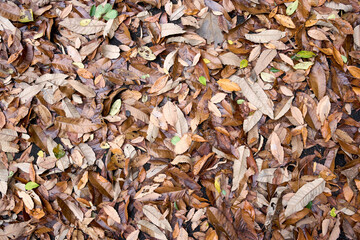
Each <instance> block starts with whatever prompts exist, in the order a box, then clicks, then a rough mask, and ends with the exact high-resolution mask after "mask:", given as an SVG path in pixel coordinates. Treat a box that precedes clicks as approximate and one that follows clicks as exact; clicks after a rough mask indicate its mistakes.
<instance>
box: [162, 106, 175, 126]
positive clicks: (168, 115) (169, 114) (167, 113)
mask: <svg viewBox="0 0 360 240" xmlns="http://www.w3.org/2000/svg"><path fill="white" fill-rule="evenodd" d="M163 115H164V117H165V120H166V122H167V123H168V124H170V125H171V126H173V127H175V125H176V123H177V121H178V115H177V108H176V106H175V104H174V103H172V102H170V101H168V102H167V103H166V104H165V105H164V107H163Z"/></svg>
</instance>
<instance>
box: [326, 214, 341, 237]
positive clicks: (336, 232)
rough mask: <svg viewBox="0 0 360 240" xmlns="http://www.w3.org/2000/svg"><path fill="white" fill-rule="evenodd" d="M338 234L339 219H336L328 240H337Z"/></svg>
mask: <svg viewBox="0 0 360 240" xmlns="http://www.w3.org/2000/svg"><path fill="white" fill-rule="evenodd" d="M340 232H341V230H340V218H339V217H337V218H336V223H335V226H334V228H333V229H332V231H331V234H330V236H329V238H328V239H329V240H337V239H339V236H340Z"/></svg>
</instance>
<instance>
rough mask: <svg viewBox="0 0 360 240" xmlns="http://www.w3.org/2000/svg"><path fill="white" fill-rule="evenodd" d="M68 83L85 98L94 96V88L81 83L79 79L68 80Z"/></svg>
mask: <svg viewBox="0 0 360 240" xmlns="http://www.w3.org/2000/svg"><path fill="white" fill-rule="evenodd" d="M68 83H69V84H70V85H71V86H72V87H73V88H74V89H75V90H76V91H78V92H79V93H81V94H82V95H83V96H85V97H87V98H93V97H95V96H96V94H95V92H94V90H93V89H92V88H91V87H89V86H87V85H85V84H82V83H81V82H79V81H76V80H68Z"/></svg>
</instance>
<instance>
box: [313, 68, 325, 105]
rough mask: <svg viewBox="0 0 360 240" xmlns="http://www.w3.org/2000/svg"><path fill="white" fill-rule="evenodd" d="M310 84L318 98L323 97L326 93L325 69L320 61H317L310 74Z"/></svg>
mask: <svg viewBox="0 0 360 240" xmlns="http://www.w3.org/2000/svg"><path fill="white" fill-rule="evenodd" d="M309 84H310V87H311V89H312V90H313V92H314V93H315V96H316V97H317V99H321V98H323V96H324V95H325V93H326V75H325V70H324V69H323V67H322V66H321V64H320V63H319V62H315V64H314V66H313V67H312V68H311V72H310V74H309Z"/></svg>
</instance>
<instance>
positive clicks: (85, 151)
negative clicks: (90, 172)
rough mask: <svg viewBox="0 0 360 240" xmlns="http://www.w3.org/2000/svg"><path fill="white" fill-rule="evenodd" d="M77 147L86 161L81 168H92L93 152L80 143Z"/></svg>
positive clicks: (94, 159) (87, 146)
mask: <svg viewBox="0 0 360 240" xmlns="http://www.w3.org/2000/svg"><path fill="white" fill-rule="evenodd" d="M77 147H78V148H79V150H80V152H81V153H82V155H83V156H84V157H85V160H86V162H84V164H83V165H82V166H81V167H82V168H86V167H87V166H92V165H93V164H94V163H95V161H96V156H95V152H94V150H93V149H92V148H91V147H90V146H89V145H88V144H87V143H80V144H79V145H78V146H77Z"/></svg>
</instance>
